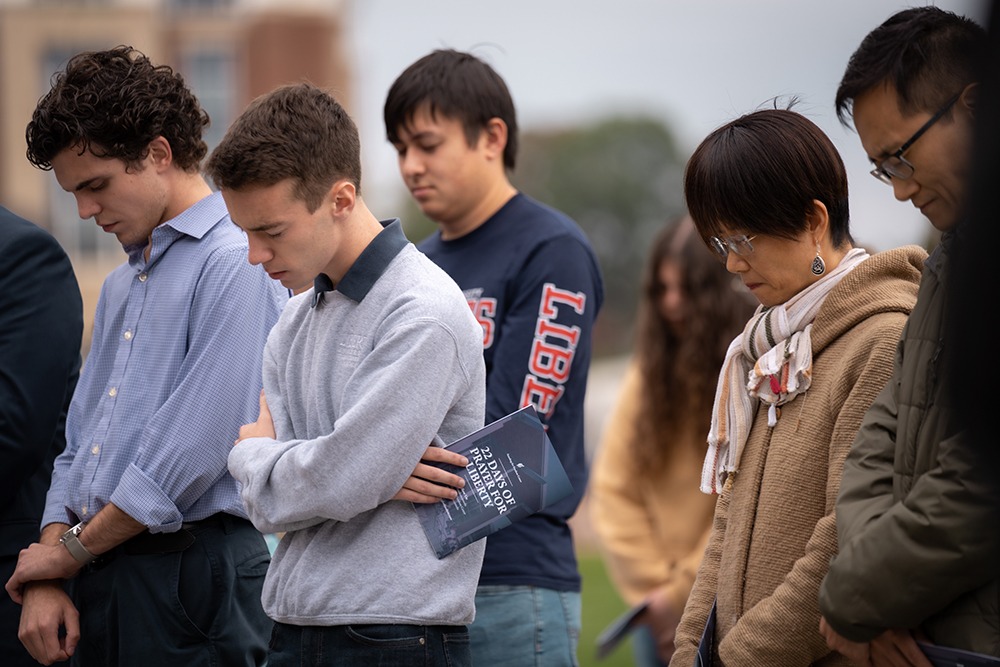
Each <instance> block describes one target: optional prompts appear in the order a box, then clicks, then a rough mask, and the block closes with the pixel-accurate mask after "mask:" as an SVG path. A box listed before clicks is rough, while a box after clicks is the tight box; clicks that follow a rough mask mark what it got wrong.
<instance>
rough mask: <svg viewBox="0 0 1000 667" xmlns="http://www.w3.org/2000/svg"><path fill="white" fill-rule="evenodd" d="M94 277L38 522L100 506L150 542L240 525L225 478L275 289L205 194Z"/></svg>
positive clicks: (256, 377) (84, 514)
mask: <svg viewBox="0 0 1000 667" xmlns="http://www.w3.org/2000/svg"><path fill="white" fill-rule="evenodd" d="M125 250H126V251H127V252H128V255H129V259H128V262H127V263H125V264H122V265H121V266H119V267H118V268H116V269H115V270H114V271H112V272H111V274H110V275H109V276H108V277H107V279H106V280H105V281H104V285H103V287H102V288H101V296H100V299H99V300H98V303H97V312H96V315H95V319H94V331H93V341H92V344H91V349H90V353H89V355H88V357H87V359H86V361H85V363H84V367H83V370H82V372H81V375H80V381H79V384H78V385H77V389H76V393H75V394H74V396H73V401H72V404H71V405H70V409H69V414H68V415H67V421H66V450H65V451H64V452H63V453H62V454H61V455H60V456H59V457H58V458H57V459H56V463H55V469H54V471H53V474H52V485H51V487H50V489H49V493H48V497H47V501H46V508H45V515H44V518H43V520H42V526H45V525H46V524H49V523H53V522H60V523H71V524H72V523H76V522H77V521H78V520H82V521H89V520H90V519H91V517H93V516H94V515H95V514H96V513H97V512H99V511H100V510H101V508H102V507H104V506H105V505H106V504H107V503H108V502H112V503H114V504H115V505H117V506H118V507H119V508H121V509H122V510H123V511H125V512H126V513H127V514H129V515H130V516H131V517H133V518H134V519H136V520H137V521H139V522H141V523H143V524H145V525H146V526H148V527H149V529H150V532H153V533H157V532H172V531H175V530H177V529H179V528H180V525H181V523H182V522H187V521H197V520H199V519H203V518H205V517H208V516H210V515H212V514H215V513H216V512H228V513H230V514H235V515H238V516H243V517H245V516H246V512H245V510H244V509H243V505H242V502H241V501H240V497H239V495H238V492H237V486H236V481H235V480H234V479H233V478H232V476H230V474H229V472H228V470H227V468H226V460H227V457H228V456H229V450H230V449H231V448H232V446H233V441H234V440H235V439H236V437H237V436H238V434H239V428H240V426H242V425H243V424H246V423H249V422H253V421H255V420H256V419H257V413H258V411H259V402H258V397H259V394H260V389H261V358H262V352H263V349H264V343H265V342H266V340H267V335H268V333H269V332H270V330H271V327H272V326H273V325H274V323H275V322H276V321H277V318H278V314H279V313H280V312H281V309H282V308H283V307H284V304H285V302H286V301H287V300H288V290H286V289H285V288H283V287H282V286H281V285H280V284H279V283H277V282H275V281H273V280H271V279H270V278H269V277H268V276H267V274H266V273H265V272H264V271H263V269H262V268H261V267H259V266H251V265H250V264H249V263H248V262H247V241H246V236H245V234H244V233H243V232H242V231H241V230H240V229H239V228H238V227H236V226H235V225H234V224H233V223H232V221H231V220H230V218H229V215H228V213H227V212H226V208H225V203H224V202H223V200H222V197H221V195H219V193H214V194H212V195H210V196H208V197H206V198H205V199H203V200H202V201H200V202H198V203H197V204H195V205H194V206H192V207H191V208H189V209H188V210H186V211H184V212H183V213H182V214H180V215H179V216H177V217H176V218H174V219H172V220H169V221H167V222H165V223H163V224H161V225H160V226H159V227H157V228H156V229H154V230H153V234H152V247H151V251H150V256H149V260H148V261H147V260H146V259H145V258H144V256H143V249H142V248H132V247H127V248H125Z"/></svg>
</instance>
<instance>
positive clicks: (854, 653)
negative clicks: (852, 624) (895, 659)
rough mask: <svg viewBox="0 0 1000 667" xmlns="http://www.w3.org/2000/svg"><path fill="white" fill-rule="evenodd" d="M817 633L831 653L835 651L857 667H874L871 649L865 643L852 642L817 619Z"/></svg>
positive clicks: (824, 621)
mask: <svg viewBox="0 0 1000 667" xmlns="http://www.w3.org/2000/svg"><path fill="white" fill-rule="evenodd" d="M819 633H820V634H821V635H823V639H825V640H826V645H827V646H828V647H830V650H831V651H836V652H837V653H839V654H841V655H842V656H844V657H846V658H847V659H849V660H850V661H851V662H853V663H854V664H855V665H857V666H858V667H874V665H873V664H872V661H871V647H870V645H869V644H868V643H867V642H852V641H851V640H850V639H847V638H845V637H843V636H842V635H840V634H839V633H838V632H837V631H836V630H834V629H833V628H831V627H830V624H829V623H827V622H826V619H825V618H823V617H820V619H819Z"/></svg>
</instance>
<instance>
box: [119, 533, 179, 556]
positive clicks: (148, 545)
mask: <svg viewBox="0 0 1000 667" xmlns="http://www.w3.org/2000/svg"><path fill="white" fill-rule="evenodd" d="M192 544H194V533H192V532H191V531H190V530H189V529H187V528H181V529H180V530H178V531H175V532H173V533H151V532H149V531H148V530H145V531H143V532H141V533H139V534H138V535H136V536H135V537H133V538H131V539H129V540H128V541H126V542H125V543H123V544H122V545H121V549H122V551H124V552H125V553H127V554H128V555H130V556H148V555H150V554H171V553H174V552H175V551H184V550H185V549H187V548H188V547H189V546H191V545H192Z"/></svg>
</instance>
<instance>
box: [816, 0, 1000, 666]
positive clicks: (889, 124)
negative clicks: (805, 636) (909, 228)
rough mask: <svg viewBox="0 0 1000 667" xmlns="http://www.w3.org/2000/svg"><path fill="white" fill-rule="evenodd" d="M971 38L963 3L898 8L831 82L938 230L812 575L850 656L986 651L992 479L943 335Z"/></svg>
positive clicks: (973, 55) (977, 48)
mask: <svg viewBox="0 0 1000 667" xmlns="http://www.w3.org/2000/svg"><path fill="white" fill-rule="evenodd" d="M985 45H986V33H985V31H984V30H983V28H982V27H981V26H979V25H978V24H976V23H975V22H973V21H971V20H970V19H968V18H965V17H961V16H958V15H955V14H953V13H950V12H946V11H943V10H941V9H938V8H936V7H919V8H914V9H907V10H904V11H901V12H898V13H897V14H895V15H893V16H892V17H890V18H889V19H887V20H886V21H885V22H884V23H883V24H882V25H881V26H879V27H878V28H876V29H875V30H873V31H872V32H871V33H869V35H868V36H867V37H866V38H865V39H864V40H863V41H862V43H861V45H860V46H859V48H858V49H857V50H856V51H855V53H854V55H853V56H851V59H850V62H849V63H848V65H847V69H846V72H845V73H844V77H843V79H842V80H841V83H840V87H839V89H838V91H837V97H836V105H837V113H838V115H839V116H840V118H841V121H842V122H844V123H845V124H848V123H849V122H850V119H852V118H853V121H854V127H855V128H856V130H857V132H858V137H859V138H860V140H861V145H862V146H863V148H864V150H865V152H866V153H867V154H868V156H869V159H871V161H872V164H873V166H874V168H873V169H872V172H871V173H872V175H873V176H875V177H876V178H878V179H879V180H880V181H882V182H884V183H886V184H887V185H889V186H890V187H891V188H892V190H893V195H894V196H895V197H896V199H898V200H900V201H910V202H911V203H912V204H913V205H914V206H916V207H917V208H919V209H920V211H921V212H922V213H923V214H924V216H926V217H927V219H928V220H929V221H930V222H931V224H932V225H933V226H934V227H935V228H936V229H938V230H940V231H941V232H943V235H942V238H941V242H940V244H939V245H938V247H937V248H936V249H935V250H934V252H933V253H932V254H931V255H930V257H929V258H928V260H927V262H926V264H925V267H924V272H923V276H922V279H921V286H920V292H919V295H918V300H917V305H916V307H915V308H914V310H913V312H912V314H911V315H910V318H909V321H908V323H907V326H906V328H905V329H904V331H903V334H902V340H901V343H900V346H899V349H898V354H897V358H896V362H895V368H894V372H893V376H892V379H891V380H890V381H889V383H888V385H887V386H886V388H885V389H884V390H883V391H882V393H881V394H880V395H879V397H878V399H877V400H876V401H875V403H874V404H873V405H872V407H871V408H870V409H869V411H868V413H867V414H866V416H865V419H864V421H863V422H862V426H861V429H860V431H859V432H858V435H857V438H856V439H855V441H854V445H853V447H852V450H851V453H850V455H849V456H848V459H847V461H846V463H845V465H844V472H843V478H842V482H841V488H840V494H839V496H838V501H837V532H838V543H839V551H838V554H837V555H836V556H835V557H834V558H833V560H832V561H831V564H830V568H829V571H828V573H827V575H826V576H825V578H824V580H823V583H822V586H821V587H820V597H819V605H820V611H821V612H822V614H823V620H822V622H821V624H820V631H821V632H822V634H823V635H824V637H825V638H826V640H827V643H828V644H829V646H830V647H831V648H833V649H835V650H837V651H840V652H841V653H843V654H845V655H847V656H848V657H850V658H851V659H852V660H853V661H854V662H856V663H857V664H859V665H875V666H878V665H916V666H918V667H922V666H927V667H929V666H930V665H931V664H932V663H930V662H929V661H928V657H927V656H926V655H925V652H928V653H933V652H934V651H935V650H936V649H927V648H926V647H924V648H922V647H921V645H920V644H918V641H920V642H929V643H933V644H937V645H939V646H943V647H952V648H958V649H962V650H966V651H975V652H977V653H983V654H988V655H995V656H1000V612H998V609H997V600H998V578H997V563H998V562H1000V538H998V535H1000V531H998V530H997V525H998V524H1000V516H998V511H997V507H998V502H997V498H996V493H997V488H998V487H1000V485H998V484H996V483H995V482H994V481H993V478H994V477H995V476H996V470H995V468H993V467H992V466H986V465H983V464H982V459H980V458H978V457H979V456H980V453H979V452H978V451H977V450H978V449H982V448H981V447H980V448H977V447H975V446H973V444H972V443H971V441H969V440H968V439H967V438H966V433H965V432H964V431H963V429H962V427H961V425H960V424H959V423H958V418H957V414H956V401H955V399H954V396H953V392H950V391H949V389H950V388H951V387H952V385H951V384H950V383H949V381H948V380H947V377H948V374H950V373H951V372H952V370H953V365H952V364H950V363H948V360H950V358H951V357H950V353H951V351H952V350H950V349H949V348H948V346H947V344H946V341H945V331H946V326H947V315H946V303H945V301H946V296H945V295H946V294H947V292H948V289H947V278H948V274H947V263H948V256H949V253H950V251H951V250H952V247H953V244H954V242H955V239H956V238H957V234H959V233H960V229H961V221H962V219H963V218H964V214H965V212H964V210H963V207H964V202H965V194H966V190H967V183H968V179H969V175H970V174H969V170H970V169H969V168H970V162H971V161H970V156H971V152H972V138H973V126H974V123H973V118H974V113H975V110H976V98H977V86H978V83H977V82H978V65H979V62H980V58H981V54H983V53H984V51H985ZM942 664H943V663H942ZM968 664H979V663H971V662H970V663H968Z"/></svg>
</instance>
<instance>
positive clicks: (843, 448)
mask: <svg viewBox="0 0 1000 667" xmlns="http://www.w3.org/2000/svg"><path fill="white" fill-rule="evenodd" d="M684 194H685V198H686V200H687V207H688V211H689V212H690V215H691V217H692V219H693V220H694V223H695V226H696V228H697V230H698V233H699V235H700V236H701V238H702V239H703V240H704V241H705V243H706V244H707V245H708V247H709V248H710V249H711V250H713V251H714V252H715V253H716V254H717V255H718V257H719V259H720V261H723V262H725V265H726V268H727V269H728V270H729V271H730V272H731V273H733V274H735V275H737V276H738V277H739V278H740V280H741V281H742V282H743V284H744V285H745V286H746V287H747V289H749V290H750V292H751V293H752V294H753V295H754V297H756V299H757V301H758V302H760V306H759V307H758V308H757V309H756V311H755V312H754V314H753V316H752V317H751V318H750V320H749V321H748V322H747V324H746V326H745V328H744V329H743V332H742V333H741V334H740V335H738V336H737V337H736V338H735V339H734V340H733V342H732V344H730V346H729V349H728V351H727V353H726V359H725V361H724V362H723V367H722V371H721V373H720V376H719V382H718V386H717V388H716V392H715V401H714V405H713V409H712V418H711V424H710V429H709V434H708V452H707V455H706V458H705V463H704V466H703V469H702V478H701V490H702V491H704V492H705V493H710V494H718V499H717V501H716V508H715V516H714V519H713V525H712V530H711V535H710V537H709V541H708V546H707V547H706V550H705V555H704V558H703V560H702V563H701V566H700V568H699V570H698V574H697V577H696V579H695V584H694V587H693V589H692V592H691V595H690V597H689V599H688V602H687V605H686V606H685V609H684V614H683V617H682V619H681V622H680V626H679V627H678V629H677V635H676V640H675V643H676V652H675V653H674V656H673V659H672V661H671V663H670V664H671V665H675V666H676V665H682V666H683V667H689V666H690V665H692V664H693V663H694V659H695V654H696V651H697V648H698V645H699V639H700V638H701V636H702V634H703V630H705V629H706V625H711V626H712V627H710V629H709V632H708V633H707V639H708V640H709V642H710V644H711V646H710V648H708V650H709V653H710V655H712V656H713V661H714V662H715V663H716V664H725V665H782V667H794V666H796V665H814V664H820V665H824V666H825V665H847V664H849V663H848V662H847V661H846V659H845V658H843V657H842V656H840V655H839V654H836V653H832V652H831V651H830V650H829V649H828V648H827V646H826V642H825V641H824V639H823V637H821V636H820V634H819V632H818V630H817V628H818V627H819V609H818V604H817V595H818V590H819V584H820V581H821V580H822V578H823V574H824V573H825V571H826V567H827V563H828V562H829V560H830V557H831V556H832V555H833V554H834V552H835V551H836V548H837V535H836V525H835V517H834V514H833V512H834V502H835V501H836V497H837V490H838V487H839V484H840V475H841V470H842V467H843V462H844V458H845V457H846V456H847V452H848V449H849V448H850V446H851V442H852V441H853V439H854V435H855V433H856V432H857V430H858V427H859V426H860V424H861V418H862V416H863V415H864V413H865V411H866V409H867V408H868V406H869V405H870V404H871V403H872V401H874V399H875V396H876V395H877V394H878V393H879V391H881V389H882V387H883V386H884V385H885V383H886V382H887V381H888V379H889V376H890V374H891V372H892V360H893V356H894V351H895V347H896V343H897V341H898V340H899V336H900V333H901V332H902V328H903V325H904V323H905V322H906V318H907V316H908V315H909V313H910V310H911V309H912V308H913V304H914V303H915V301H916V295H917V284H918V282H919V280H920V270H921V268H922V266H923V260H924V258H925V257H926V252H925V251H924V250H923V249H921V248H918V247H916V246H907V247H904V248H898V249H894V250H889V251H886V252H881V253H877V254H874V255H869V253H868V252H866V251H865V250H864V249H862V248H860V247H856V245H855V243H854V239H853V237H852V235H851V231H850V224H849V220H850V216H849V207H848V189H847V175H846V172H845V170H844V165H843V162H842V160H841V159H840V156H839V154H838V153H837V150H836V148H835V147H834V146H833V143H832V142H831V141H830V139H829V138H828V137H827V136H826V135H825V134H824V133H823V132H822V131H821V130H820V129H819V128H818V127H817V126H816V125H815V124H814V123H812V122H811V121H810V120H808V119H807V118H805V117H804V116H802V115H800V114H798V113H796V112H794V111H791V110H789V109H765V110H761V111H756V112H753V113H750V114H747V115H745V116H741V117H740V118H737V119H736V120H733V121H731V122H729V123H727V124H726V125H723V126H722V127H720V128H718V129H717V130H715V131H714V132H712V133H711V134H710V135H709V136H708V137H707V138H706V139H705V140H704V141H703V142H702V143H701V145H699V146H698V148H697V149H696V150H695V152H694V154H693V155H692V157H691V159H690V161H689V162H688V165H687V170H686V173H685V180H684ZM710 621H711V623H710Z"/></svg>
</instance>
